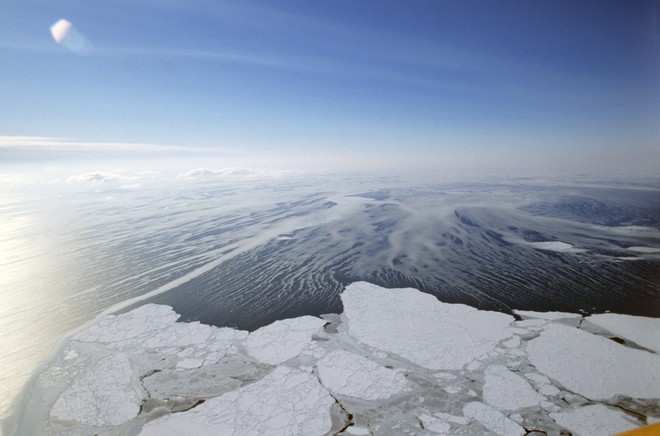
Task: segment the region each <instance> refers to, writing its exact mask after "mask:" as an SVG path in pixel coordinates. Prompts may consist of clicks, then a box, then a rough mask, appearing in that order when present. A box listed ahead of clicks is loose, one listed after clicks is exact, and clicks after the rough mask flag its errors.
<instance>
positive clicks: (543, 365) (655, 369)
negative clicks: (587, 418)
mask: <svg viewBox="0 0 660 436" xmlns="http://www.w3.org/2000/svg"><path fill="white" fill-rule="evenodd" d="M527 355H528V357H529V360H530V362H531V363H532V364H533V365H534V366H535V367H536V368H537V369H538V370H539V371H540V372H542V373H543V374H545V375H547V376H548V377H550V378H552V379H555V380H557V381H558V382H559V383H561V384H562V385H563V386H564V387H565V388H567V389H569V390H571V391H573V392H576V393H579V394H581V395H584V396H585V397H587V398H590V399H608V398H612V397H614V396H615V395H627V396H629V397H633V398H660V384H658V383H654V382H653V381H655V380H659V379H660V356H658V355H656V354H652V353H649V352H646V351H642V350H635V349H632V348H628V347H625V346H623V345H620V344H617V343H616V342H614V341H611V340H609V339H606V338H604V337H601V336H597V335H594V334H591V333H587V332H585V331H583V330H579V329H577V328H573V327H566V326H563V325H550V326H548V327H546V328H545V330H544V331H543V332H541V334H540V336H539V337H537V338H535V339H533V340H531V341H529V343H528V344H527Z"/></svg>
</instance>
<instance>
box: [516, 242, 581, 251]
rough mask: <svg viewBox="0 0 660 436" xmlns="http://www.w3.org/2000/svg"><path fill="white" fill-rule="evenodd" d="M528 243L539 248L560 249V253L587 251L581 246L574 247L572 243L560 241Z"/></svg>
mask: <svg viewBox="0 0 660 436" xmlns="http://www.w3.org/2000/svg"><path fill="white" fill-rule="evenodd" d="M527 244H529V245H531V246H532V247H534V248H537V249H539V250H548V251H558V252H560V253H583V252H585V251H587V250H585V249H581V248H574V247H573V245H572V244H567V243H566V242H559V241H545V242H528V243H527Z"/></svg>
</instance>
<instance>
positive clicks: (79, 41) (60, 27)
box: [50, 18, 92, 54]
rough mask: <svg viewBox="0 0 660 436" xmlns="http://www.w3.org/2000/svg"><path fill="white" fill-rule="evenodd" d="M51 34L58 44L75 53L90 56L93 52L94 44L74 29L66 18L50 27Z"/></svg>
mask: <svg viewBox="0 0 660 436" xmlns="http://www.w3.org/2000/svg"><path fill="white" fill-rule="evenodd" d="M50 33H51V35H53V39H54V40H55V42H56V43H58V44H60V45H61V46H63V47H64V48H66V49H68V50H70V51H72V52H74V53H77V54H88V53H90V52H91V51H92V44H91V43H90V42H89V41H87V39H86V38H85V37H84V36H83V35H82V34H81V33H80V32H78V31H77V30H76V29H75V28H74V27H73V24H71V22H70V21H69V20H65V19H64V18H62V19H60V20H58V21H57V22H56V23H55V24H53V25H52V26H50Z"/></svg>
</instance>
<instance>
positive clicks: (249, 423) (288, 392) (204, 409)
mask: <svg viewBox="0 0 660 436" xmlns="http://www.w3.org/2000/svg"><path fill="white" fill-rule="evenodd" d="M333 403H334V399H333V398H332V397H331V396H330V394H328V392H327V391H326V390H325V389H323V388H322V387H321V385H320V384H319V381H318V379H317V378H316V377H314V376H312V375H310V374H309V373H307V372H303V371H299V370H295V369H292V368H287V367H284V366H280V367H277V368H276V369H275V370H273V372H271V373H270V374H268V375H266V376H265V377H264V378H263V379H261V380H259V381H258V382H255V383H253V384H250V385H247V386H244V387H242V388H240V389H237V390H235V391H231V392H228V393H226V394H224V395H221V396H219V397H216V398H213V399H210V400H208V401H206V402H205V403H204V404H201V405H200V406H197V407H195V408H194V409H191V410H189V411H187V412H181V413H177V414H172V415H167V416H164V417H162V418H158V419H156V420H155V421H152V422H149V423H148V424H146V425H145V426H144V427H143V428H142V432H141V433H140V434H141V435H145V436H147V435H154V436H166V435H177V436H179V435H191V436H193V435H194V436H198V435H222V434H227V435H229V434H231V435H246V436H247V435H254V436H258V435H265V434H269V435H277V434H291V435H294V434H300V435H313V434H325V433H327V432H328V431H329V430H330V429H331V420H330V406H331V405H332V404H333Z"/></svg>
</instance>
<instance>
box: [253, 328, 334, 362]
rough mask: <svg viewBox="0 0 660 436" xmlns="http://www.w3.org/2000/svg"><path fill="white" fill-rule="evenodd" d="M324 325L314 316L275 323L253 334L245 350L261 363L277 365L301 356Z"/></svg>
mask: <svg viewBox="0 0 660 436" xmlns="http://www.w3.org/2000/svg"><path fill="white" fill-rule="evenodd" d="M324 324H325V321H324V320H322V319H320V318H316V317H313V316H302V317H300V318H293V319H285V320H283V321H275V322H274V323H272V324H270V325H267V326H265V327H262V328H260V329H258V330H256V331H254V332H252V333H251V334H250V336H248V338H247V341H245V348H246V349H247V351H248V353H249V354H250V355H251V356H252V357H254V358H255V359H257V360H258V361H259V362H262V363H267V364H270V365H277V364H279V363H282V362H286V361H287V360H289V359H291V358H293V357H296V356H297V355H298V354H300V352H301V351H302V349H303V348H304V347H305V345H307V344H308V343H309V342H310V341H311V340H312V335H313V334H314V333H315V332H317V331H318V330H319V329H320V328H321V327H323V325H324Z"/></svg>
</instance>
